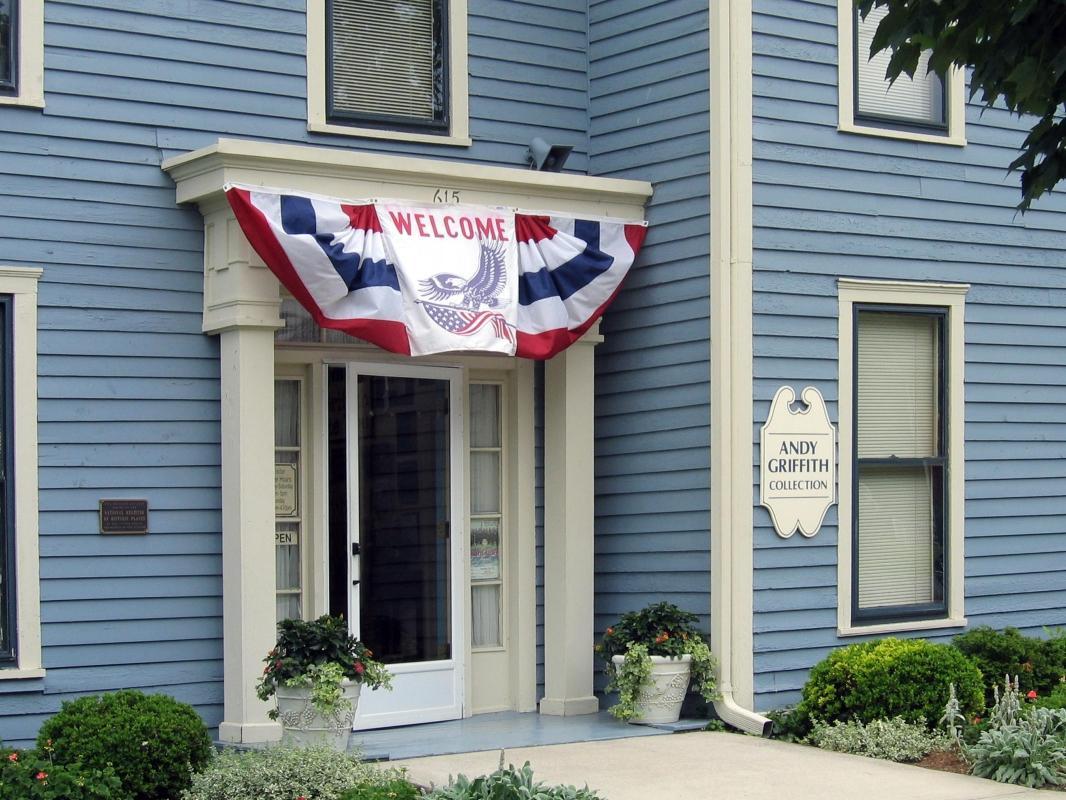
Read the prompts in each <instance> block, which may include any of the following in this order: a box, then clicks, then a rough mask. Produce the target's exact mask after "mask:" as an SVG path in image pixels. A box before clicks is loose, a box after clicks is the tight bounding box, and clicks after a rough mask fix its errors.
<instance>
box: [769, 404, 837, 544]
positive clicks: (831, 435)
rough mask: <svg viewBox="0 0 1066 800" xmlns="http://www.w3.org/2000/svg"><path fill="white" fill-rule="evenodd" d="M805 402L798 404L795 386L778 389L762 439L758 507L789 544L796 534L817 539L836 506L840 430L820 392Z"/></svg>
mask: <svg viewBox="0 0 1066 800" xmlns="http://www.w3.org/2000/svg"><path fill="white" fill-rule="evenodd" d="M801 396H802V398H803V401H802V403H799V404H797V403H796V393H795V391H794V390H793V389H792V387H791V386H782V387H781V388H780V389H778V390H777V393H776V394H775V395H774V399H773V402H772V403H771V404H770V416H769V417H767V419H766V424H765V425H763V426H762V433H761V434H760V436H759V443H760V451H761V469H760V472H759V502H760V504H761V505H763V506H765V507H766V508H767V509H769V511H770V517H771V518H772V519H773V521H774V528H775V530H777V533H778V535H779V536H781V537H783V538H785V539H787V538H788V537H790V536H792V534H794V533H795V532H796V530H797V529H798V530H799V532H800V533H802V534H803V535H804V536H807V537H810V536H814V534H816V533H818V530H819V528H821V527H822V521H823V520H824V519H825V515H826V512H827V511H829V509H830V507H831V506H832V505H833V503H835V502H836V450H837V448H836V428H834V427H833V423H832V422H830V421H829V412H828V411H826V407H825V400H824V399H823V398H822V393H821V392H820V391H818V390H817V389H815V388H814V387H813V386H808V387H807V388H806V389H804V390H803V393H802V395H801Z"/></svg>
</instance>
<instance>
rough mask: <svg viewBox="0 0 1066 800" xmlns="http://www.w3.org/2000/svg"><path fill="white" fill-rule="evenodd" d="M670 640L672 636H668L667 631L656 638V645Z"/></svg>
mask: <svg viewBox="0 0 1066 800" xmlns="http://www.w3.org/2000/svg"><path fill="white" fill-rule="evenodd" d="M669 638H670V634H668V633H667V632H666V631H663V632H662V633H660V634H659V635H658V636H656V637H655V644H662V643H663V642H665V641H666V640H667V639H669Z"/></svg>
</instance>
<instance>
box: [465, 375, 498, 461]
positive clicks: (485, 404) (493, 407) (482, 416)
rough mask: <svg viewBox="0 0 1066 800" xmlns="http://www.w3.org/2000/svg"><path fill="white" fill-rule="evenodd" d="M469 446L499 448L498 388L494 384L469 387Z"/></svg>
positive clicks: (476, 384)
mask: <svg viewBox="0 0 1066 800" xmlns="http://www.w3.org/2000/svg"><path fill="white" fill-rule="evenodd" d="M470 446H471V447H499V446H500V387H499V386H497V385H495V384H491V383H473V384H471V385H470Z"/></svg>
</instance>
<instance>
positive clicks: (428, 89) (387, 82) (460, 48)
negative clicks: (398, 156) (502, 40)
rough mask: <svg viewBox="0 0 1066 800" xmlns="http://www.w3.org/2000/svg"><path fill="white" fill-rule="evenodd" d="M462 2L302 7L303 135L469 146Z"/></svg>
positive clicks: (400, 0) (376, 1)
mask: <svg viewBox="0 0 1066 800" xmlns="http://www.w3.org/2000/svg"><path fill="white" fill-rule="evenodd" d="M466 87H467V67H466V0H308V26H307V91H308V97H307V103H308V117H309V119H308V128H309V129H310V130H312V131H320V132H325V133H348V134H352V135H358V136H372V137H378V138H399V139H409V140H415V141H433V142H439V143H444V144H469V139H467V138H466V137H467V99H466V97H467V95H466V92H467V88H466Z"/></svg>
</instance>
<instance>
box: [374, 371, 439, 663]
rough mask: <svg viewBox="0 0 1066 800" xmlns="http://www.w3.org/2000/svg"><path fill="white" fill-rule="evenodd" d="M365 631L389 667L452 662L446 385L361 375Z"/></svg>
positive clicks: (376, 651)
mask: <svg viewBox="0 0 1066 800" xmlns="http://www.w3.org/2000/svg"><path fill="white" fill-rule="evenodd" d="M358 387H359V388H358V393H359V397H358V415H359V421H358V425H359V427H358V430H359V545H360V554H359V565H360V576H359V580H360V583H359V588H360V602H359V624H360V626H359V631H360V638H361V639H362V640H363V641H364V642H366V644H367V646H368V647H370V648H371V649H372V650H373V651H374V654H375V657H377V658H380V659H381V660H382V661H384V662H385V663H387V664H397V663H406V662H411V661H435V660H440V659H446V658H449V657H450V656H451V603H450V598H451V575H450V553H449V551H450V547H449V529H448V523H449V518H448V510H449V509H448V498H449V491H450V490H449V486H450V481H451V476H450V475H449V471H448V468H449V440H448V439H449V424H448V383H447V381H440V380H430V379H423V378H397V377H385V376H375V375H360V376H359V379H358Z"/></svg>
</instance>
